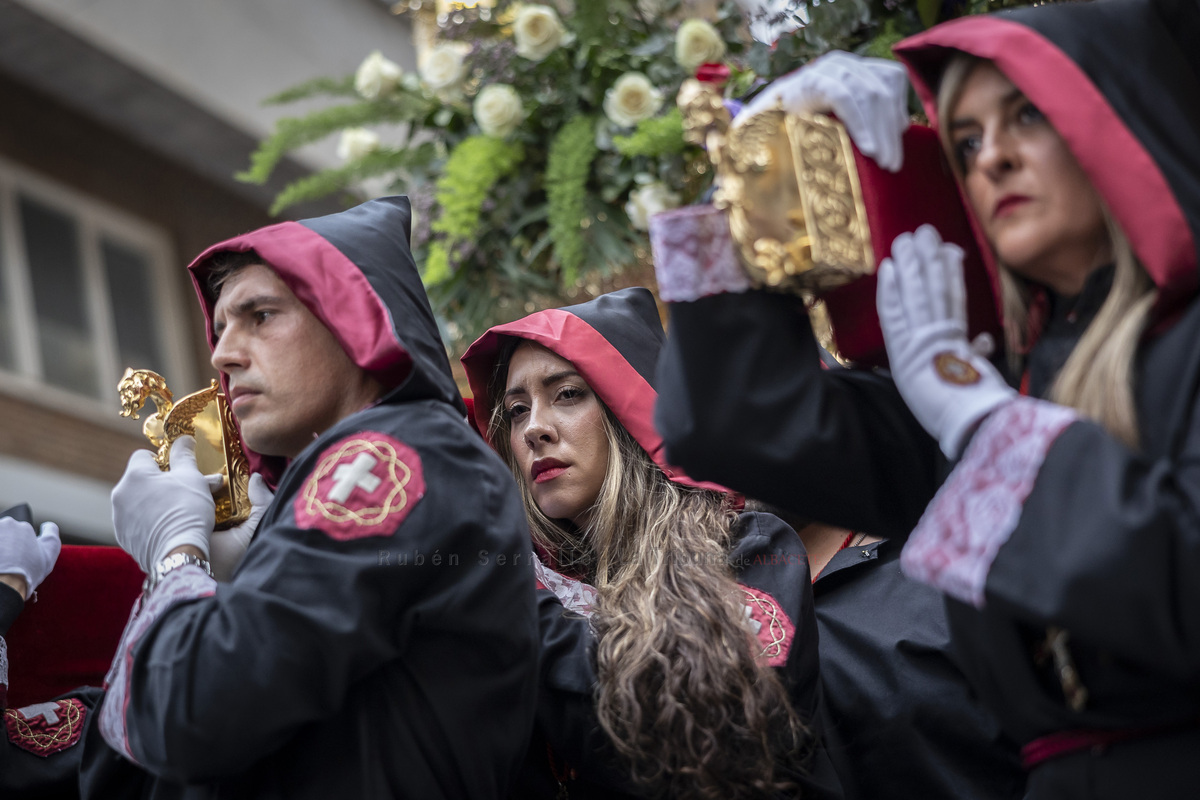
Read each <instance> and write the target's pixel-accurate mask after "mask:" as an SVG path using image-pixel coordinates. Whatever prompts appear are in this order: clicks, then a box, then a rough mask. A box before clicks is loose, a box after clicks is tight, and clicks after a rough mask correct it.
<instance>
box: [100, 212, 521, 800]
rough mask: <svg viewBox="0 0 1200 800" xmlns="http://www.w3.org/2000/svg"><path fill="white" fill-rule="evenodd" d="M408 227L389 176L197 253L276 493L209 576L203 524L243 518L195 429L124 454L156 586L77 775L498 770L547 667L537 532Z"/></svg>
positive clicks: (388, 785)
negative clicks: (429, 288) (218, 506)
mask: <svg viewBox="0 0 1200 800" xmlns="http://www.w3.org/2000/svg"><path fill="white" fill-rule="evenodd" d="M409 225H410V209H409V204H408V200H407V199H405V198H400V197H393V198H386V199H382V200H374V201H371V202H368V203H364V204H363V205H360V206H358V207H357V208H354V209H351V210H349V211H346V212H343V213H340V214H334V215H331V216H327V217H321V218H317V219H311V220H304V221H302V222H284V223H280V224H278V225H272V226H270V227H267V228H263V229H261V230H258V231H254V232H252V233H248V234H245V235H243V236H239V237H236V238H234V239H230V240H229V241H226V242H222V243H220V244H217V245H214V246H213V247H211V248H209V249H208V250H207V251H205V252H204V253H202V254H201V255H200V257H199V258H197V259H196V260H195V261H194V262H193V263H192V264H191V266H190V267H189V269H190V270H191V273H192V278H193V282H194V283H195V285H196V290H197V293H198V295H199V297H200V302H201V305H202V307H203V310H204V314H205V318H206V321H207V323H208V335H209V344H210V345H211V347H212V351H213V356H212V363H213V366H214V367H216V368H217V369H218V371H219V372H220V380H221V384H222V386H223V388H224V390H225V392H226V395H227V397H228V398H229V401H230V406H231V408H232V411H233V414H234V416H235V417H236V419H237V423H238V426H239V428H240V432H241V435H242V441H243V447H244V450H245V452H246V456H247V460H248V461H249V464H250V468H251V471H252V472H257V473H260V474H261V475H262V476H263V478H265V481H266V483H268V484H272V485H274V486H275V495H274V499H273V500H271V501H270V504H269V506H268V507H267V508H266V510H265V513H264V514H263V515H262V518H261V522H260V523H259V525H258V528H257V531H256V532H255V533H254V534H253V539H252V540H250V541H249V547H248V549H246V551H245V555H244V557H243V558H242V559H241V561H240V563H226V564H224V566H225V568H226V569H227V570H229V571H231V572H232V577H231V579H230V581H229V582H228V583H221V584H218V583H217V582H216V581H215V580H214V579H213V578H212V577H211V573H210V572H209V564H208V560H207V559H208V556H209V553H210V544H211V545H212V552H213V554H214V556H217V555H219V553H218V552H217V551H218V550H223V551H224V550H228V549H229V545H228V542H225V543H223V544H222V546H221V547H218V545H217V544H216V542H217V541H219V540H220V537H223V536H228V535H229V534H217V535H215V536H214V535H213V534H212V529H213V520H214V517H213V514H214V506H213V501H212V497H211V495H210V493H209V488H208V480H207V479H206V477H205V476H204V475H202V474H200V472H199V471H198V470H197V469H196V467H195V464H194V458H193V456H192V447H193V444H192V441H191V440H190V439H189V438H186V437H185V438H181V439H179V440H177V441H176V443H175V445H174V447H173V449H172V454H171V470H170V471H169V472H160V471H159V470H158V468H157V466H155V465H154V463H153V460H152V458H151V456H150V453H149V452H148V451H142V452H138V453H135V454H134V455H133V457H132V458H131V459H130V462H129V466H128V468H127V470H126V473H125V476H124V477H123V478H122V479H121V482H120V483H119V484H118V485H117V487H116V489H114V491H113V519H114V526H115V528H116V531H117V538H118V541H119V542H120V543H121V545H122V547H124V548H125V549H126V550H127V551H128V552H129V553H130V554H131V555H133V556H134V558H135V559H137V560H138V562H139V563H140V564H141V565H142V568H143V569H144V570H145V571H146V572H147V573H148V574H149V576H150V577H149V579H148V585H149V588H148V589H147V592H146V594H145V595H144V597H143V598H142V600H141V601H140V604H139V606H138V607H137V608H136V610H135V614H134V616H133V617H132V618H131V620H130V622H129V625H128V627H127V628H126V631H125V634H124V636H123V638H122V642H121V644H120V646H119V647H118V650H117V654H116V657H115V659H114V661H113V666H112V669H111V671H110V672H109V675H108V678H107V681H106V683H107V686H108V693H107V697H106V698H105V700H104V702H103V706H102V709H101V711H100V713H99V717H98V722H99V724H98V726H96V727H97V728H98V730H99V735H102V736H103V742H101V741H100V740H99V736H98V735H97V736H91V738H90V739H89V742H88V743H87V745H86V746H85V762H86V763H85V767H84V777H83V783H84V788H85V792H86V791H89V789H90V791H93V792H95V791H97V788H96V787H98V786H99V785H100V784H102V783H105V782H106V781H112V780H113V778H112V776H113V774H114V772H115V773H116V774H118V775H125V774H127V772H128V770H125V769H124V768H119V769H117V768H116V767H115V765H114V761H116V759H114V758H113V757H112V753H113V751H115V752H116V753H119V754H120V755H122V756H124V757H125V758H126V759H128V760H129V761H132V762H134V763H136V764H138V765H140V766H141V767H142V769H143V770H144V772H145V773H148V775H147V777H145V779H144V780H145V781H146V782H147V783H148V784H149V785H148V786H147V789H148V791H147V794H146V795H145V796H151V797H156V798H157V797H187V798H201V797H217V796H220V797H253V798H268V797H281V798H282V797H287V798H296V797H322V798H324V797H330V796H345V797H363V798H366V797H370V798H383V797H397V798H400V797H412V798H440V797H472V798H489V797H500V796H503V795H505V794H506V792H507V789H508V785H509V782H510V779H511V777H512V775H513V773H514V770H515V768H516V766H517V764H518V763H519V761H520V760H521V757H522V756H523V755H524V748H525V744H526V743H527V742H528V738H529V735H530V730H531V727H532V719H533V709H534V698H535V687H536V647H537V622H536V618H535V611H534V593H533V589H532V587H533V580H532V574H531V567H530V566H529V565H530V559H529V557H528V553H529V540H528V530H527V527H526V523H525V514H524V510H523V508H522V506H521V499H520V496H519V494H518V493H517V491H516V487H515V486H514V484H513V481H512V478H511V475H510V474H509V472H508V470H507V468H506V467H505V466H504V465H503V463H501V461H500V460H499V459H498V458H497V457H496V456H495V454H494V453H493V452H492V451H491V450H490V449H489V448H488V447H487V445H486V443H485V442H483V441H482V440H481V439H480V438H479V437H478V436H477V435H476V434H475V433H474V432H473V431H472V430H471V429H470V427H469V426H468V425H467V423H466V421H465V419H464V414H465V409H464V407H463V403H462V400H461V399H460V397H459V394H458V391H457V388H456V387H455V384H454V381H453V379H452V377H451V373H450V368H449V364H448V362H447V359H446V355H445V352H444V350H443V348H442V345H441V342H440V339H439V337H438V332H437V326H436V324H435V322H434V319H433V314H432V312H431V310H430V308H429V303H428V300H427V298H426V296H425V293H424V290H423V289H422V286H421V281H420V277H419V276H418V274H417V270H416V268H415V265H414V263H413V259H412V255H411V253H410V251H409V243H408V233H409ZM255 482H256V483H257V480H256V481H255ZM252 493H253V492H252ZM259 497H260V499H262V500H265V499H266V497H269V493H264V492H262V491H261V489H260V490H259ZM239 549H240V548H238V547H237V546H236V545H234V547H233V550H234V551H235V557H234V558H233V559H229V557H228V556H225V560H226V561H232V562H236V560H237V558H236V556H237V555H238V553H237V552H236V551H237V550H239ZM482 552H489V553H491V554H493V555H495V554H497V553H511V554H514V555H518V556H524V557H523V558H512V559H510V560H509V563H514V562H515V563H517V564H518V566H517V567H515V568H514V567H510V566H505V567H497V566H495V563H496V562H495V561H494V560H493V559H484V558H481V557H480V553H482ZM496 561H498V559H496ZM106 745H107V746H106ZM109 748H111V750H110V749H109ZM117 780H125V778H123V777H118V778H117Z"/></svg>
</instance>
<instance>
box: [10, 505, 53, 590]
mask: <svg viewBox="0 0 1200 800" xmlns="http://www.w3.org/2000/svg"><path fill="white" fill-rule="evenodd" d="M60 550H62V541H61V540H60V539H59V538H58V526H57V525H55V524H54V523H53V522H43V523H42V535H41V536H38V535H37V534H36V533H34V532H33V526H32V525H30V524H29V523H28V522H18V521H17V520H15V519H13V518H12V517H4V518H0V575H20V576H21V577H22V578H24V579H25V599H26V600H28V599H29V598H30V597H32V596H33V593H34V590H36V589H37V587H38V586H40V585H41V583H42V581H44V580H46V576H47V575H49V574H50V570H52V569H54V562H55V561H57V560H58V553H59V551H60Z"/></svg>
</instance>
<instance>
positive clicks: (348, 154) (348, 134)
mask: <svg viewBox="0 0 1200 800" xmlns="http://www.w3.org/2000/svg"><path fill="white" fill-rule="evenodd" d="M378 149H379V136H378V135H376V134H375V132H374V131H369V130H367V129H366V128H346V129H345V130H344V131H342V139H341V141H339V142H338V147H337V154H338V158H340V159H342V160H343V161H356V160H358V159H360V158H362V157H363V156H365V155H367V154H368V153H373V152H375V151H376V150H378Z"/></svg>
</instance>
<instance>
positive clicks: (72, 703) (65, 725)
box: [5, 700, 84, 756]
mask: <svg viewBox="0 0 1200 800" xmlns="http://www.w3.org/2000/svg"><path fill="white" fill-rule="evenodd" d="M45 705H46V707H47V708H51V709H52V712H53V717H51V716H49V715H47V716H46V722H45V723H43V724H39V725H37V726H35V725H31V724H30V722H32V721H35V720H37V719H38V717H37V716H35V717H33V720H26V719H25V717H24V716H22V715H21V712H20V710H19V709H15V708H10V709H8V710H7V711H6V712H5V716H6V717H7V720H6V722H7V728H8V738H9V741H11V742H12V743H13V744H16V745H18V746H19V747H21V748H22V749H25V750H28V751H30V752H32V753H37V754H38V755H42V756H46V755H50V754H52V753H57V752H59V751H61V750H65V749H66V748H68V747H70V746H71V745H73V744H75V743H76V742H77V741H78V740H79V737H80V734H81V733H82V730H81V729H80V723H81V722H82V721H83V712H84V706H83V704H82V703H80V702H79V701H78V700H64V701H58V702H55V703H48V704H45ZM51 720H53V722H52V723H51Z"/></svg>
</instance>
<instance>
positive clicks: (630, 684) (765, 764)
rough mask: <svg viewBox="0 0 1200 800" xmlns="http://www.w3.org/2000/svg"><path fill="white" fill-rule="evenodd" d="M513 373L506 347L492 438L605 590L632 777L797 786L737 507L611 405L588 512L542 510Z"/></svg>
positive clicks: (605, 696)
mask: <svg viewBox="0 0 1200 800" xmlns="http://www.w3.org/2000/svg"><path fill="white" fill-rule="evenodd" d="M508 352H509V353H511V350H509V351H508ZM506 377H507V356H505V357H503V358H502V359H501V363H500V366H499V367H498V369H497V375H496V378H495V380H494V382H493V384H492V385H493V387H494V388H493V397H492V398H491V399H492V401H493V402H492V409H493V411H492V415H491V421H490V424H489V427H488V438H489V439H490V440H491V442H492V444H493V446H494V447H495V448H496V449H497V450H498V451H499V452H500V454H501V456H503V457H504V459H505V460H506V461H507V462H508V464H509V466H510V468H511V469H512V471H513V474H514V476H515V477H516V479H517V483H518V485H519V486H520V487H521V492H522V495H523V497H524V500H525V509H526V512H527V514H528V517H529V522H530V528H531V531H532V533H533V538H534V541H535V542H536V543H537V544H538V545H539V546H540V547H541V548H543V549H544V550H546V551H547V552H549V553H552V554H554V556H555V558H556V559H557V563H558V565H559V566H560V568H566V569H571V570H572V571H576V572H584V573H586V574H587V576H588V577H589V579H590V580H591V581H592V582H593V583H594V585H595V587H596V589H597V591H598V593H599V600H598V603H597V605H596V609H595V611H594V613H593V615H592V626H593V629H594V630H595V633H596V639H597V646H596V663H597V679H598V686H597V691H596V714H597V717H598V719H599V721H600V725H601V727H603V728H604V731H605V733H607V735H608V737H609V739H610V741H611V742H612V744H613V746H614V747H615V749H616V751H617V753H618V754H619V755H620V756H621V757H622V758H623V759H624V760H625V761H626V763H627V764H628V766H629V768H630V771H631V775H632V777H633V778H634V780H635V781H636V782H637V783H638V784H640V785H641V786H643V787H644V788H645V789H647V790H648V791H649V793H650V794H652V795H653V796H666V797H672V798H711V799H712V800H718V798H720V799H721V800H724V798H749V797H763V796H766V795H771V794H777V793H781V792H792V793H795V791H796V788H797V787H796V786H795V784H794V783H793V781H792V780H791V779H790V778H791V776H793V775H795V774H796V773H798V772H799V771H801V770H803V769H805V768H806V766H807V763H808V761H809V756H810V755H811V752H812V744H813V742H812V736H811V734H810V732H809V731H808V729H807V728H806V727H805V726H804V724H803V722H802V721H801V720H800V718H799V717H798V716H797V715H796V713H795V711H794V710H793V709H792V706H791V702H790V699H789V697H788V692H787V690H786V689H785V687H784V686H783V683H782V682H781V681H780V680H779V679H778V677H777V676H776V675H775V674H774V672H773V670H772V669H771V668H770V667H768V666H766V665H765V664H764V663H761V662H760V661H759V660H758V655H759V652H760V648H759V647H757V644H756V641H755V640H754V638H753V636H752V635H751V634H750V632H749V630H748V628H747V627H746V623H745V621H744V616H745V612H744V605H745V601H744V600H743V599H742V598H743V593H742V591H741V589H740V587H739V585H738V583H737V581H736V580H735V579H734V575H733V571H732V569H731V568H730V566H729V563H728V556H729V548H730V539H731V536H730V525H731V523H732V521H733V520H734V519H735V515H734V514H733V513H732V511H731V510H730V508H729V506H728V503H727V502H726V501H725V498H724V496H723V495H721V494H718V493H717V492H712V491H705V490H701V489H693V488H690V487H686V486H682V485H680V484H678V483H674V482H672V481H670V480H668V479H667V477H666V475H665V474H664V473H663V471H662V470H661V469H659V467H658V466H657V465H656V464H654V462H653V461H652V460H651V459H650V457H649V455H647V453H646V451H645V450H644V449H642V447H641V446H640V445H639V444H638V443H637V442H636V441H635V440H634V439H633V437H632V436H631V435H630V433H629V432H628V431H627V430H626V429H625V427H624V426H622V425H621V424H620V422H619V421H618V420H617V419H616V418H615V416H614V415H613V414H612V412H611V411H609V409H608V408H607V407H604V428H605V434H606V438H607V443H608V449H609V459H608V471H607V473H606V474H605V478H604V483H603V486H602V487H601V489H600V492H599V495H598V496H597V498H596V501H595V504H594V505H593V507H592V510H591V512H590V514H589V521H588V522H587V524H586V525H585V526H584V527H583V528H582V529H576V528H575V527H574V526H573V525H571V524H570V523H568V522H566V521H565V520H554V519H550V518H548V517H547V516H546V515H545V514H544V513H542V511H541V509H540V508H538V506H537V503H536V502H535V501H534V499H533V496H532V495H531V494H530V491H529V486H528V484H527V482H526V481H525V478H524V475H523V474H522V472H521V470H520V468H519V467H518V466H517V462H516V458H515V457H514V454H513V452H512V447H511V445H510V440H509V431H510V425H509V423H508V420H507V419H506V418H505V415H504V414H503V407H502V406H501V404H500V403H499V402H498V399H499V396H500V395H501V394H502V393H503V390H504V383H505V379H506Z"/></svg>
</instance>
